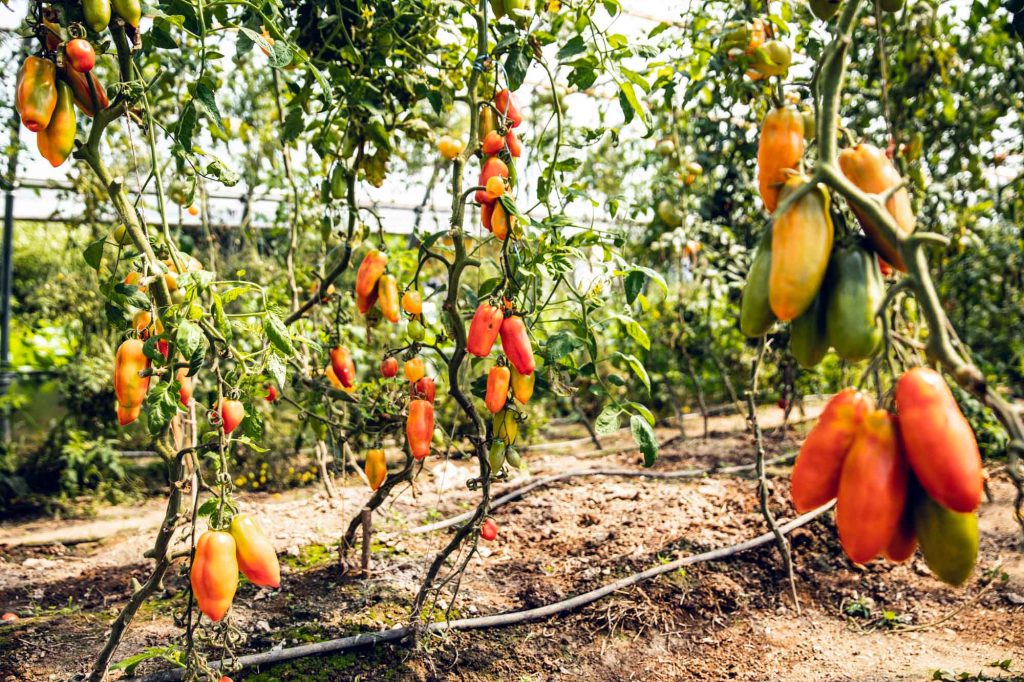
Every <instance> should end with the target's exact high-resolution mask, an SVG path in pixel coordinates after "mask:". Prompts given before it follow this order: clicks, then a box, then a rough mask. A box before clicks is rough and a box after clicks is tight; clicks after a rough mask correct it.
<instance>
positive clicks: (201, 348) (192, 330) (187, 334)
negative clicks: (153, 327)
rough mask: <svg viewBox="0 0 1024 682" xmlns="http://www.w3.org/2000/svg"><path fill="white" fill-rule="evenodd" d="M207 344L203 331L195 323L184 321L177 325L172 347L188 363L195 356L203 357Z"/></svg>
mask: <svg viewBox="0 0 1024 682" xmlns="http://www.w3.org/2000/svg"><path fill="white" fill-rule="evenodd" d="M207 343H208V342H207V340H206V337H205V336H204V335H203V330H202V329H200V328H199V325H197V324H196V323H195V322H190V321H189V320H184V321H183V322H182V323H181V324H179V325H178V330H177V333H175V335H174V345H175V346H177V348H178V351H179V352H180V353H181V354H182V355H183V356H184V357H186V358H188V360H189V361H191V360H192V358H194V357H196V356H201V355H205V354H206V347H207Z"/></svg>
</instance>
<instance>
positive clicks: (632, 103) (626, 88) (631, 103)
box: [619, 80, 650, 128]
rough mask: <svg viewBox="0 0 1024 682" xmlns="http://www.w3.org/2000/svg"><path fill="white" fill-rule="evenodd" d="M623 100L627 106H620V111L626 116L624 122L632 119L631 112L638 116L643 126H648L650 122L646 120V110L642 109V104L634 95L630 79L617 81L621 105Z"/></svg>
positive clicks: (634, 91)
mask: <svg viewBox="0 0 1024 682" xmlns="http://www.w3.org/2000/svg"><path fill="white" fill-rule="evenodd" d="M623 100H625V102H626V104H627V105H628V108H627V106H623V107H622V113H623V115H624V116H625V117H626V123H629V122H630V121H632V120H633V114H636V115H637V116H639V117H640V120H641V121H643V124H644V126H645V127H647V128H650V124H649V123H648V121H647V112H646V111H645V110H644V107H643V105H642V104H641V103H640V100H639V98H637V96H636V90H634V89H633V83H631V82H630V81H628V80H627V81H622V82H621V83H619V104H620V105H622V103H623Z"/></svg>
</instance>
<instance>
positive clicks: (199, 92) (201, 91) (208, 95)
mask: <svg viewBox="0 0 1024 682" xmlns="http://www.w3.org/2000/svg"><path fill="white" fill-rule="evenodd" d="M192 90H193V92H192V97H193V99H192V101H193V102H195V103H197V106H198V107H199V108H201V109H202V110H203V111H204V112H205V113H206V115H207V116H208V117H209V118H210V119H211V120H212V121H213V124H214V125H215V126H217V129H218V130H220V132H222V133H224V134H225V135H227V130H225V129H224V121H223V119H222V117H221V115H220V108H218V107H217V100H216V99H215V98H214V96H213V90H211V89H210V86H208V85H207V84H206V83H204V82H202V81H199V82H198V83H196V84H195V87H194V88H192Z"/></svg>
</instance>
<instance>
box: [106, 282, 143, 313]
mask: <svg viewBox="0 0 1024 682" xmlns="http://www.w3.org/2000/svg"><path fill="white" fill-rule="evenodd" d="M114 292H115V293H116V294H118V295H120V296H122V297H123V298H122V303H124V304H125V305H129V306H132V307H133V308H143V309H146V308H149V307H150V305H149V297H148V296H146V295H145V294H144V293H142V290H141V289H139V288H138V287H137V286H134V285H131V284H124V283H122V282H118V283H117V284H115V285H114Z"/></svg>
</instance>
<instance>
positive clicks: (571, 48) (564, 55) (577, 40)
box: [557, 35, 587, 62]
mask: <svg viewBox="0 0 1024 682" xmlns="http://www.w3.org/2000/svg"><path fill="white" fill-rule="evenodd" d="M586 51H587V43H586V42H585V41H584V40H583V36H580V35H576V36H573V37H572V38H570V39H569V42H567V43H566V44H565V45H562V47H561V48H560V49H559V50H558V55H557V57H558V61H560V62H564V61H565V60H566V59H569V58H570V57H575V56H576V55H578V54H583V53H584V52H586Z"/></svg>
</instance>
